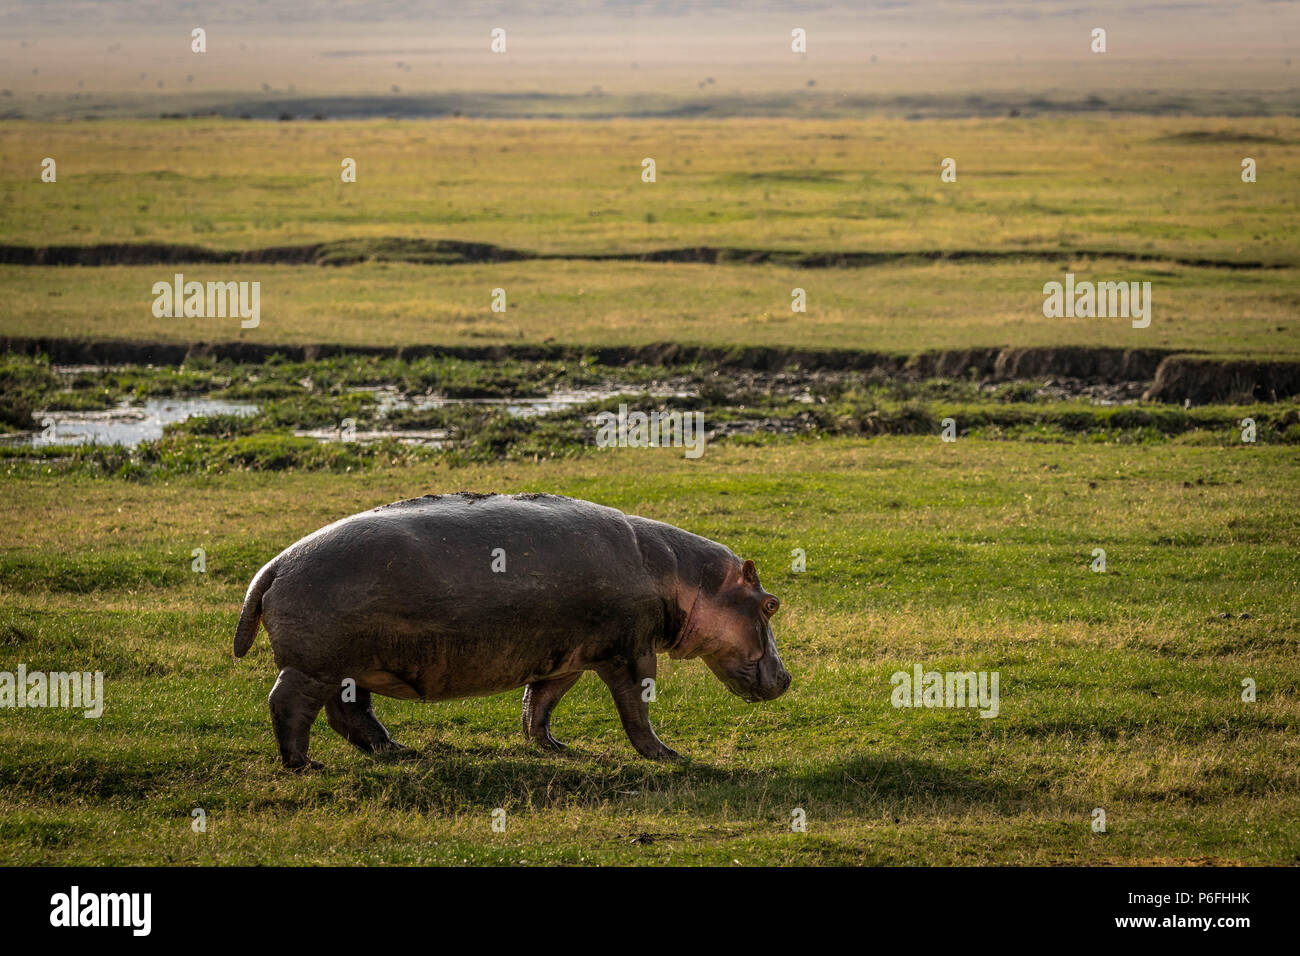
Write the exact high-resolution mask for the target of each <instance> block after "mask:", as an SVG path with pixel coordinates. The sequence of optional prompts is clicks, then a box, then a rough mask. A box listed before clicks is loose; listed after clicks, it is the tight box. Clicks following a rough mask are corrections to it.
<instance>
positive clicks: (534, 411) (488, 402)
mask: <svg viewBox="0 0 1300 956" xmlns="http://www.w3.org/2000/svg"><path fill="white" fill-rule="evenodd" d="M93 368H94V366H85V367H84V369H85V370H90V369H93ZM79 370H83V369H82V368H81V367H60V369H59V371H61V372H65V373H66V372H69V371H71V372H75V371H79ZM354 391H358V392H366V393H369V394H372V395H374V396H375V402H376V408H377V409H378V411H379V413H380V415H381V416H384V415H387V414H388V413H390V412H392V411H401V410H405V409H416V410H420V409H426V408H443V407H446V406H453V405H485V406H495V407H499V408H503V409H505V411H506V413H507V414H508V415H513V416H515V417H517V418H531V417H533V416H536V415H547V414H550V413H552V412H555V411H560V410H562V409H565V408H570V407H572V406H574V405H582V404H585V403H587V402H593V401H600V400H603V399H606V398H612V397H614V396H616V395H619V394H620V393H625V392H629V391H632V392H637V393H640V394H645V393H648V394H651V395H654V396H656V397H670V396H676V397H682V396H685V395H687V394H689V393H688V392H687V391H685V390H682V389H667V388H658V389H656V388H647V389H644V390H642V389H630V388H628V387H627V386H624V387H622V388H613V387H610V388H588V389H572V390H565V391H557V392H552V393H551V394H549V395H546V396H543V397H539V398H446V397H443V396H436V395H417V396H411V397H408V396H405V395H403V394H402V393H401V392H400V391H399V390H398V389H397V388H396V387H394V386H391V385H382V386H374V387H368V388H359V389H355V390H354ZM257 409H258V406H257V405H254V404H250V403H247V402H231V401H225V400H222V399H213V398H158V399H148V400H146V401H145V402H143V403H141V404H135V405H133V404H129V403H126V402H123V403H121V404H120V405H117V406H115V407H113V408H109V409H104V410H97V411H65V410H49V411H41V412H36V413H35V414H34V415H33V416H32V417H33V419H34V420H35V422H34V424H35V426H36V427H35V428H34V429H33V431H30V432H24V433H22V434H19V435H9V436H5V437H4V438H3V439H0V442H3V443H4V444H8V445H19V446H31V447H39V446H45V445H122V446H123V447H126V448H134V447H135V446H137V445H139V444H140V443H141V442H147V441H156V440H157V439H159V438H161V437H162V434H163V426H165V425H169V424H172V423H174V422H182V421H185V420H186V419H188V418H195V417H201V416H207V415H253V414H256V413H257ZM294 434H295V435H300V436H303V437H307V438H315V439H316V440H318V441H324V442H336V441H356V442H362V443H366V442H372V441H380V440H382V439H385V438H396V439H397V440H398V441H400V442H402V443H403V444H409V445H427V446H430V447H434V448H441V447H444V446H446V445H448V444H449V443H450V439H449V436H448V433H447V431H446V430H445V429H423V430H416V429H382V428H381V429H364V430H363V429H356V428H346V429H345V428H344V427H343V426H342V425H340V426H339V427H336V428H309V429H298V430H295V431H294Z"/></svg>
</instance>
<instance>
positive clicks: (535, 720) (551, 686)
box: [523, 671, 582, 752]
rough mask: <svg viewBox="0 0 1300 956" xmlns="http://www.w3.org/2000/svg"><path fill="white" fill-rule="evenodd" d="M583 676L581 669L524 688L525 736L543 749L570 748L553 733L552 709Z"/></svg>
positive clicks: (538, 681)
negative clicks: (574, 672)
mask: <svg viewBox="0 0 1300 956" xmlns="http://www.w3.org/2000/svg"><path fill="white" fill-rule="evenodd" d="M581 676H582V672H581V671H579V672H578V673H576V674H565V675H564V676H562V677H550V678H547V679H546V680H535V681H533V682H532V683H531V684H529V685H528V686H526V687H525V688H524V711H523V726H524V736H525V737H527V738H528V739H529V740H531V741H533V742H534V743H536V744H537V746H539V747H541V748H542V749H543V750H551V751H555V752H559V751H561V750H568V749H569V748H568V747H566V746H565V745H564V744H562V743H560V741H558V740H556V739H555V737H554V736H552V734H551V711H553V710H555V705H556V704H557V703H559V700H560V698H561V697H563V696H564V695H565V693H566V692H567V691H568V689H569V688H570V687H572V686H573V685H574V684H576V683H577V682H578V678H579V677H581Z"/></svg>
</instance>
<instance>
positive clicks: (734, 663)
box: [672, 561, 791, 703]
mask: <svg viewBox="0 0 1300 956" xmlns="http://www.w3.org/2000/svg"><path fill="white" fill-rule="evenodd" d="M780 606H781V602H780V601H779V600H777V598H776V596H775V595H772V594H769V593H768V592H767V591H764V590H763V586H762V585H761V584H759V583H758V572H757V571H756V570H755V568H754V562H753V561H746V562H745V563H744V564H743V565H740V566H738V567H737V568H736V570H735V572H734V573H732V574H729V575H728V576H727V580H726V582H725V583H724V584H723V586H722V587H721V588H720V589H719V590H718V591H717V593H716V594H713V595H711V596H708V597H705V596H703V595H701V596H700V598H699V601H698V604H697V606H696V607H695V609H694V614H693V620H692V622H691V634H690V635H688V636H687V641H686V644H687V646H685V647H683V648H682V649H681V651H679V652H678V653H675V654H673V655H672V656H674V657H700V658H702V659H703V661H704V663H705V664H707V665H708V668H709V670H711V671H713V673H714V675H715V676H716V677H717V678H718V680H720V681H722V683H723V684H725V685H726V687H727V689H728V690H729V691H731V692H732V693H733V694H735V695H736V696H737V697H740V698H743V699H744V700H746V701H748V702H750V703H754V702H756V701H760V700H775V699H776V698H777V697H780V696H781V695H782V694H784V693H785V692H786V690H788V689H789V687H790V681H791V677H790V673H789V672H788V671H787V670H786V669H785V666H784V665H783V664H782V663H781V655H780V654H779V653H778V652H777V649H776V640H775V638H774V637H773V635H772V624H771V618H772V615H774V614H775V613H776V612H777V609H778V608H780Z"/></svg>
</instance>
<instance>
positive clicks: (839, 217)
mask: <svg viewBox="0 0 1300 956" xmlns="http://www.w3.org/2000/svg"><path fill="white" fill-rule="evenodd" d="M45 156H49V157H52V158H54V159H55V160H56V161H57V163H58V172H59V178H58V182H57V183H54V184H50V183H43V182H41V181H40V160H41V158H42V157H45ZM647 156H649V157H652V158H654V159H655V161H656V163H657V181H656V182H655V183H653V184H647V183H643V182H642V181H641V161H642V159H643V158H645V157H647ZM1245 156H1250V157H1252V158H1254V159H1256V160H1257V161H1258V163H1259V176H1258V182H1256V183H1253V184H1246V183H1243V182H1242V181H1241V160H1242V158H1243V157H1245ZM345 157H350V158H353V159H356V160H357V164H358V166H357V168H358V176H357V182H356V183H353V184H344V183H342V182H340V176H339V172H340V163H341V161H342V160H343V159H344V158H345ZM945 157H952V158H953V159H955V160H956V161H957V182H955V183H944V182H941V181H940V178H939V165H940V162H941V160H943V159H944V158H945ZM1297 173H1300V120H1297V119H1295V118H1287V117H1269V118H1258V117H1256V118H1232V119H1215V118H1204V117H1196V118H1156V117H1105V116H1087V117H1063V116H1059V115H1056V116H1039V117H1034V118H1032V119H1028V118H1026V119H1007V118H1002V119H979V120H946V121H929V122H907V121H904V120H898V119H880V118H873V119H866V120H803V121H801V120H796V119H733V120H723V121H718V120H699V121H691V120H613V121H608V122H572V121H567V122H565V121H538V120H517V121H500V120H482V121H479V120H432V121H413V122H393V121H382V120H376V121H369V122H331V123H281V124H264V123H240V122H236V121H222V120H211V119H208V120H184V121H173V122H167V123H158V122H148V121H104V122H96V123H32V122H26V121H18V122H7V123H5V125H4V127H3V128H0V208H4V209H5V216H4V220H3V228H2V230H0V241H4V242H13V243H26V244H34V245H44V244H46V243H90V242H139V241H145V240H148V241H153V242H171V243H184V244H199V245H205V246H212V247H216V248H222V249H225V248H229V249H255V248H261V247H265V246H276V245H286V244H293V243H302V242H314V241H324V240H334V239H343V238H375V237H380V236H404V237H414V238H433V239H438V238H441V239H460V240H471V241H478V242H489V243H495V244H498V245H508V246H510V247H513V248H518V249H525V250H530V251H536V252H547V253H573V252H586V253H606V252H617V251H647V250H653V249H660V248H678V247H689V246H699V245H718V246H745V247H759V248H779V249H787V250H795V251H815V252H823V251H834V250H875V251H886V250H933V249H982V250H1007V249H1022V248H1050V249H1057V248H1060V249H1065V250H1069V249H1072V248H1094V247H1096V248H1103V249H1108V250H1118V251H1121V252H1130V253H1157V254H1165V255H1192V254H1194V255H1196V256H1201V257H1206V258H1211V259H1225V260H1233V259H1235V260H1246V261H1264V262H1284V263H1288V264H1291V265H1296V264H1300V261H1298V259H1297V253H1296V248H1295V242H1294V235H1293V229H1292V222H1291V219H1290V217H1289V216H1288V215H1287V210H1288V209H1292V208H1294V207H1295V205H1296V203H1297V199H1300V176H1297ZM651 220H653V221H651Z"/></svg>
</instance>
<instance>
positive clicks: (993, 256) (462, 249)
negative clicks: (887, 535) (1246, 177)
mask: <svg viewBox="0 0 1300 956" xmlns="http://www.w3.org/2000/svg"><path fill="white" fill-rule="evenodd" d="M1023 259H1030V260H1041V261H1045V262H1061V261H1069V260H1076V259H1107V260H1125V261H1132V262H1169V263H1173V264H1176V265H1183V266H1195V267H1201V268H1219V269H1273V268H1286V267H1287V265H1288V264H1287V263H1270V262H1260V261H1253V260H1236V259H1205V258H1194V257H1179V256H1169V255H1161V254H1157V253H1149V252H1128V251H1124V250H1114V249H1020V250H1015V249H1000V250H973V249H965V250H963V249H953V250H937V249H922V250H913V251H899V252H798V251H792V250H782V249H738V248H731V247H722V246H692V247H688V248H681V249H659V250H654V251H650V252H610V253H572V254H544V253H536V252H528V251H524V250H518V249H508V248H505V247H503V246H496V245H492V244H491V243H485V242H460V241H457V240H451V239H407V238H400V237H390V238H381V239H341V240H338V241H334V242H318V243H309V244H306V245H298V246H271V247H268V248H264V249H246V250H242V251H234V250H220V249H206V248H203V247H202V246H191V245H173V244H170V243H160V242H142V243H131V242H121V243H99V244H96V245H84V246H73V245H50V246H23V245H0V263H4V264H7V265H27V266H64V265H76V266H113V265H177V264H183V263H213V262H216V263H258V264H265V265H321V266H329V265H333V266H341V265H353V264H356V263H358V262H367V261H378V262H407V263H414V264H419V265H463V264H468V263H485V262H520V261H524V260H569V261H581V262H675V263H697V264H703V265H763V264H772V265H781V266H788V267H792V268H801V269H836V268H838V269H853V268H868V267H870V266H879V265H887V264H890V263H896V262H906V261H909V260H912V261H925V262H936V261H945V262H998V261H1006V260H1023Z"/></svg>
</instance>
